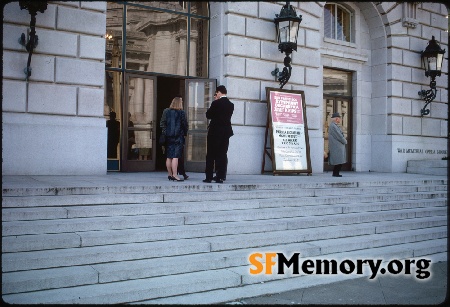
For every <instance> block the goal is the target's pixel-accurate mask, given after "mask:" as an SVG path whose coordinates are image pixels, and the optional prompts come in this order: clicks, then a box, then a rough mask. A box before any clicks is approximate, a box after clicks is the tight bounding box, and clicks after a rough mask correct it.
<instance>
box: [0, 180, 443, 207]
mask: <svg viewBox="0 0 450 307" xmlns="http://www.w3.org/2000/svg"><path fill="white" fill-rule="evenodd" d="M377 184H378V183H375V186H364V185H363V186H361V187H354V186H353V185H351V186H350V187H346V188H295V189H286V190H282V189H273V190H271V189H268V188H269V187H270V186H266V187H265V188H267V189H265V190H243V189H242V190H237V191H234V190H230V191H222V192H221V191H220V190H212V191H206V192H204V191H202V189H200V191H198V189H194V187H192V191H189V193H179V192H178V193H177V191H178V190H177V189H175V188H174V189H175V190H174V191H175V192H174V191H172V192H167V193H166V192H157V193H151V194H137V193H133V194H92V195H57V196H23V197H12V196H4V195H2V196H3V197H2V207H3V208H21V207H61V206H79V205H96V204H120V203H122V204H127V203H128V204H133V203H134V204H142V203H163V202H164V203H171V202H194V201H214V200H240V199H241V200H242V199H265V198H293V197H295V198H298V197H307V196H330V195H338V196H339V195H355V194H387V193H408V192H417V190H418V189H419V188H423V186H421V185H419V184H417V185H401V186H377ZM428 186H429V187H435V186H440V185H438V184H436V185H428ZM324 187H325V186H324ZM223 192H226V193H223Z"/></svg>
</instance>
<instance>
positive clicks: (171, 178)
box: [167, 176, 175, 181]
mask: <svg viewBox="0 0 450 307" xmlns="http://www.w3.org/2000/svg"><path fill="white" fill-rule="evenodd" d="M167 178H169V181H170V180H175V179H174V178H173V177H172V176H167Z"/></svg>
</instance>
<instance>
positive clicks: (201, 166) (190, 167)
mask: <svg viewBox="0 0 450 307" xmlns="http://www.w3.org/2000/svg"><path fill="white" fill-rule="evenodd" d="M190 82H205V83H206V82H213V84H214V85H213V88H214V92H215V90H216V87H217V79H208V78H199V79H197V78H192V79H191V78H188V79H185V99H184V103H185V105H184V110H185V111H186V116H187V118H188V119H189V117H190V114H189V83H190ZM213 95H214V94H213ZM212 101H213V97H211V101H210V102H209V105H208V106H207V108H209V106H210V105H211V103H212ZM205 119H206V111H205ZM206 120H207V119H206ZM208 124H209V120H207V125H208ZM193 133H204V134H205V141H206V136H207V133H208V129H205V130H195V131H194V132H193V131H192V130H190V129H189V131H188V136H187V137H186V144H185V146H184V157H185V169H186V170H187V171H190V172H204V171H205V165H206V147H205V157H204V160H203V161H196V162H192V161H187V148H188V146H189V135H190V134H193Z"/></svg>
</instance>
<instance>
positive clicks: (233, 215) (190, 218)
mask: <svg viewBox="0 0 450 307" xmlns="http://www.w3.org/2000/svg"><path fill="white" fill-rule="evenodd" d="M429 193H432V192H427V193H422V194H419V195H422V196H426V195H427V194H428V195H430V194H429ZM404 194H405V195H403V196H405V197H406V196H409V197H412V196H415V195H416V194H410V193H404ZM431 195H434V194H431ZM393 196H395V198H396V199H398V197H399V195H393ZM377 198H381V196H377ZM388 199H390V197H388ZM438 202H439V204H443V202H444V200H443V199H440V200H438ZM226 204H228V202H227V201H223V202H222V206H226ZM424 204H429V203H427V202H425V203H424ZM397 205H399V204H397ZM250 206H251V207H253V208H252V209H240V210H227V211H209V212H201V213H182V212H180V213H178V214H156V215H143V214H139V215H136V216H113V217H92V218H71V219H56V220H36V221H10V222H3V223H2V234H3V236H17V235H29V234H51V233H65V232H83V231H92V230H108V229H132V228H146V227H155V226H170V225H183V224H202V223H214V222H230V221H244V220H258V219H272V218H284V217H295V216H309V215H326V214H340V213H348V212H354V211H355V210H364V209H366V210H367V209H369V210H370V208H371V206H354V205H348V206H345V208H344V207H343V206H339V205H332V206H330V205H316V204H314V205H311V206H302V207H282V208H261V209H257V208H255V207H256V205H255V204H250ZM405 206H406V205H405ZM148 207H151V205H148ZM231 207H233V206H231ZM385 207H386V208H388V207H389V205H387V206H385ZM129 212H131V211H129Z"/></svg>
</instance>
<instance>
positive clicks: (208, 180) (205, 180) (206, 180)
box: [203, 179, 212, 183]
mask: <svg viewBox="0 0 450 307" xmlns="http://www.w3.org/2000/svg"><path fill="white" fill-rule="evenodd" d="M203 182H204V183H211V182H212V180H211V179H203Z"/></svg>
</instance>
